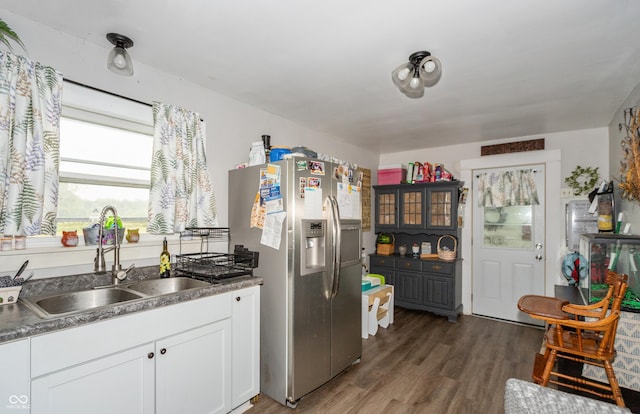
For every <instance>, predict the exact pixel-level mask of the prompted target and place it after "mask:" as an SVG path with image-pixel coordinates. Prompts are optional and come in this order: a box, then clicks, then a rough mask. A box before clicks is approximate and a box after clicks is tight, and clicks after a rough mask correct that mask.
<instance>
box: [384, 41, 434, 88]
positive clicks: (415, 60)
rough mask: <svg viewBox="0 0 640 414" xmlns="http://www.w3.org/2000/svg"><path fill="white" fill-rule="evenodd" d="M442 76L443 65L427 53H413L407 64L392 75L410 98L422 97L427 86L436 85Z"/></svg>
mask: <svg viewBox="0 0 640 414" xmlns="http://www.w3.org/2000/svg"><path fill="white" fill-rule="evenodd" d="M441 76H442V64H441V63H440V61H439V60H438V59H436V58H435V57H433V56H431V53H429V52H425V51H421V52H415V53H412V54H411V56H409V61H408V62H407V63H403V64H402V65H400V66H398V67H397V68H395V69H394V71H393V72H392V73H391V79H392V80H393V83H394V84H395V85H396V86H397V87H398V88H399V89H400V92H402V93H404V94H405V95H407V96H408V97H409V98H420V97H422V96H423V95H424V88H425V86H428V87H431V86H433V85H435V84H436V83H438V81H439V80H440V77H441Z"/></svg>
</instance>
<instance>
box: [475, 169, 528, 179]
mask: <svg viewBox="0 0 640 414" xmlns="http://www.w3.org/2000/svg"><path fill="white" fill-rule="evenodd" d="M520 171H524V170H520ZM531 172H532V173H534V174H536V173H539V172H540V170H536V169H535V168H534V169H533V170H531ZM485 174H486V173H485ZM476 178H480V174H476Z"/></svg>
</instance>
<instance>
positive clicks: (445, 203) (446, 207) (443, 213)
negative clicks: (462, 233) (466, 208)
mask: <svg viewBox="0 0 640 414" xmlns="http://www.w3.org/2000/svg"><path fill="white" fill-rule="evenodd" d="M457 197H458V192H457V189H455V191H454V190H453V189H451V188H448V189H434V188H430V189H429V190H428V196H427V199H428V200H429V212H428V216H427V219H428V223H427V226H428V227H429V228H435V229H454V228H455V227H456V225H457V219H458V217H457V202H458V198H457Z"/></svg>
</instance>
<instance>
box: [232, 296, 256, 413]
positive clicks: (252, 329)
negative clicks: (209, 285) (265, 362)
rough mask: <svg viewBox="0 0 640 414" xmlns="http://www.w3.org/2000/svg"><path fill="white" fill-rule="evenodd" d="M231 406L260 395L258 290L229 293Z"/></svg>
mask: <svg viewBox="0 0 640 414" xmlns="http://www.w3.org/2000/svg"><path fill="white" fill-rule="evenodd" d="M232 296H233V300H232V306H231V311H232V317H231V323H232V327H231V331H232V335H233V344H234V346H233V356H232V368H231V372H232V374H231V375H232V387H231V389H232V397H231V402H232V407H233V408H236V407H239V406H240V405H242V404H244V403H246V402H247V401H249V400H250V399H251V398H253V397H255V396H256V395H258V394H259V393H260V287H259V286H253V287H251V288H247V289H242V290H237V291H234V292H232Z"/></svg>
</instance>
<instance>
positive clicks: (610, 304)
mask: <svg viewBox="0 0 640 414" xmlns="http://www.w3.org/2000/svg"><path fill="white" fill-rule="evenodd" d="M628 279H629V277H628V276H627V275H625V274H622V273H616V272H614V271H612V270H609V271H607V276H605V279H604V281H605V283H606V284H608V285H609V290H607V294H606V295H605V296H604V297H603V298H602V299H601V300H600V301H599V302H598V303H596V304H593V305H592V306H597V307H599V309H600V310H599V311H598V312H596V313H595V314H594V315H590V316H593V317H595V318H598V319H602V318H604V317H605V316H607V313H608V310H609V308H611V311H613V310H614V309H618V310H619V309H620V307H621V306H622V300H623V299H624V294H625V292H626V290H627V280H628Z"/></svg>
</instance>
